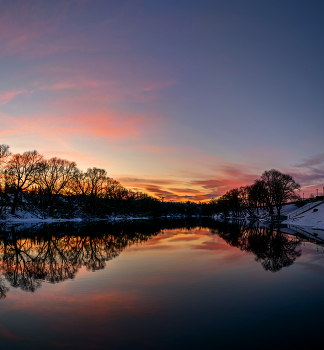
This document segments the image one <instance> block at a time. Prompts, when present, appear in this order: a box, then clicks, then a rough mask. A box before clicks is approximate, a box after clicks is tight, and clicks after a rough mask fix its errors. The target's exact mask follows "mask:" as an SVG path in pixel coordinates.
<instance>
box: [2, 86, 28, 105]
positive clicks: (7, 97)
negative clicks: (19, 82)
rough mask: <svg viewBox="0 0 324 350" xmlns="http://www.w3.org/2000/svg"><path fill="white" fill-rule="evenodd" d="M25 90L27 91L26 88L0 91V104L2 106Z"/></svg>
mask: <svg viewBox="0 0 324 350" xmlns="http://www.w3.org/2000/svg"><path fill="white" fill-rule="evenodd" d="M27 92H28V91H27V90H26V89H22V90H12V91H5V92H0V106H4V105H5V104H7V103H8V102H10V101H11V100H13V99H14V98H15V97H16V96H18V95H20V94H23V93H27Z"/></svg>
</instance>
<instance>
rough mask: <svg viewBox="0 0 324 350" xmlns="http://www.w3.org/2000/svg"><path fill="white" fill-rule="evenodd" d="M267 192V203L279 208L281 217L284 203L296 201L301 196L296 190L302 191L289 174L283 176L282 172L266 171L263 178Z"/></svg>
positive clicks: (278, 211)
mask: <svg viewBox="0 0 324 350" xmlns="http://www.w3.org/2000/svg"><path fill="white" fill-rule="evenodd" d="M261 179H262V181H263V182H264V186H265V189H266V190H267V201H268V203H269V205H270V206H271V208H272V206H275V207H276V208H277V213H278V215H280V212H281V207H282V205H283V204H284V203H287V202H290V201H293V200H296V199H298V198H299V195H298V194H297V193H296V190H299V189H300V185H299V184H298V183H297V182H295V180H294V179H293V178H292V176H291V175H289V174H282V173H281V172H280V171H278V170H275V169H271V170H268V171H265V172H264V173H263V174H262V176H261Z"/></svg>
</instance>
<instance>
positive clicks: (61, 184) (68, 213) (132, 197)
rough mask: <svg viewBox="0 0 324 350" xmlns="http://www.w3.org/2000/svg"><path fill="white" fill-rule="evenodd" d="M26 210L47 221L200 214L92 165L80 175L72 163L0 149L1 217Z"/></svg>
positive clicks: (187, 204)
mask: <svg viewBox="0 0 324 350" xmlns="http://www.w3.org/2000/svg"><path fill="white" fill-rule="evenodd" d="M17 210H26V211H28V212H31V213H33V214H34V215H38V216H41V217H42V218H43V217H44V216H51V217H62V218H64V217H69V218H70V217H79V216H81V217H97V216H98V217H104V216H107V215H149V216H162V215H200V214H201V207H200V206H199V205H198V204H196V203H193V202H178V203H177V202H174V203H173V202H165V201H164V200H163V198H155V197H152V196H149V195H148V194H146V193H143V192H140V191H133V190H130V189H127V188H125V187H123V186H122V185H121V184H120V183H119V182H118V181H116V180H114V179H113V178H111V177H109V176H108V175H107V171H106V170H105V169H100V168H96V167H92V168H88V169H87V170H86V171H82V170H80V169H79V168H78V167H77V164H76V163H75V162H74V161H68V160H65V159H61V158H57V157H53V158H51V159H45V158H44V156H43V155H41V154H39V153H38V152H37V151H28V152H25V153H23V154H12V153H11V152H10V149H9V146H8V145H4V144H3V145H0V215H1V216H2V217H5V215H7V214H8V213H10V214H12V215H14V214H17Z"/></svg>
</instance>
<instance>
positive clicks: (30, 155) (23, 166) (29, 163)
mask: <svg viewBox="0 0 324 350" xmlns="http://www.w3.org/2000/svg"><path fill="white" fill-rule="evenodd" d="M42 160H43V156H42V155H40V154H39V153H38V152H37V151H30V152H25V153H24V154H14V155H12V156H11V157H10V159H9V160H8V162H7V164H6V168H5V171H4V178H5V181H6V183H7V184H9V186H10V187H11V188H12V189H13V192H14V193H13V194H14V198H13V202H12V207H11V214H15V211H16V208H17V204H18V199H19V195H20V194H21V193H22V191H24V190H27V189H28V188H30V187H31V186H32V185H33V184H34V183H35V182H36V180H37V176H36V175H37V172H38V171H39V166H40V162H41V161H42Z"/></svg>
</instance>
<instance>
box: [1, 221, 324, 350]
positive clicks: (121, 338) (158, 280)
mask: <svg viewBox="0 0 324 350" xmlns="http://www.w3.org/2000/svg"><path fill="white" fill-rule="evenodd" d="M285 232H288V231H287V230H286V231H285V229H282V230H281V231H275V230H271V229H268V228H261V227H255V226H254V227H246V226H244V225H242V224H240V223H236V224H229V223H218V222H214V221H212V220H204V221H200V222H198V221H197V222H194V221H193V222H185V221H175V222H160V221H156V222H136V223H134V224H131V223H129V224H125V223H121V224H118V225H111V224H105V223H98V224H92V225H90V226H81V225H63V224H62V225H52V226H42V225H40V226H34V227H33V226H31V227H2V228H1V232H0V236H1V237H0V238H1V240H0V248H1V256H0V268H1V273H2V279H1V295H2V299H1V300H0V315H1V317H0V336H1V345H2V348H3V349H22V348H23V349H73V348H76V349H197V348H203V349H214V348H219V349H244V348H247V349H260V348H261V349H273V348H276V349H293V348H294V349H298V348H303V347H308V348H310V347H315V346H316V347H317V348H318V347H319V346H320V345H321V343H322V332H323V329H324V324H323V319H324V303H323V298H324V253H323V248H322V246H321V243H320V242H317V243H319V244H316V241H315V240H314V239H309V238H308V237H307V236H301V235H299V237H297V236H292V235H288V234H287V233H285Z"/></svg>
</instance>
